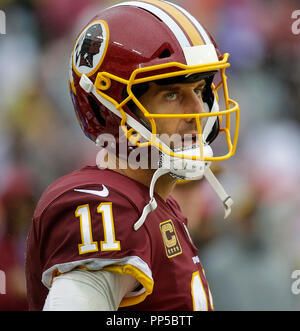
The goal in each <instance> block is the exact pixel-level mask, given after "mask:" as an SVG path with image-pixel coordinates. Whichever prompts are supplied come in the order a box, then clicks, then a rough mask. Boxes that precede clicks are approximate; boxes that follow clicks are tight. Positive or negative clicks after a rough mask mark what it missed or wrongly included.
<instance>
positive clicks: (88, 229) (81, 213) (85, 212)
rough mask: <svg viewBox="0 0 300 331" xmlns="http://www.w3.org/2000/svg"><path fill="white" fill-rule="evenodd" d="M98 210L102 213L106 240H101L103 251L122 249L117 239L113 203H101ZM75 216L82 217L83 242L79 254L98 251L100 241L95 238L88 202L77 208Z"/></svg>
mask: <svg viewBox="0 0 300 331" xmlns="http://www.w3.org/2000/svg"><path fill="white" fill-rule="evenodd" d="M97 212H98V213H99V214H102V223H103V232H104V240H103V241H100V245H101V251H116V250H118V251H119V250H120V249H121V245H120V241H117V240H116V239H115V227H114V219H113V213H112V203H111V202H104V203H101V204H100V205H99V206H98V208H97ZM75 216H76V217H79V218H80V233H81V244H79V245H78V250H79V254H86V253H91V252H98V250H99V248H98V243H97V242H96V241H94V240H93V233H92V220H91V212H90V207H89V205H88V204H86V205H81V206H78V207H77V208H76V211H75Z"/></svg>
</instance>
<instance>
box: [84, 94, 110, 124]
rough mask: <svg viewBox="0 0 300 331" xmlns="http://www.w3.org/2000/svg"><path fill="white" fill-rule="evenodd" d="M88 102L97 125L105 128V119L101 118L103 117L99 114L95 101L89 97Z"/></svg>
mask: <svg viewBox="0 0 300 331" xmlns="http://www.w3.org/2000/svg"><path fill="white" fill-rule="evenodd" d="M88 101H89V103H90V106H91V108H92V110H93V112H94V114H95V116H96V118H97V120H98V122H99V124H100V125H102V126H104V127H105V126H106V121H105V119H104V118H103V116H102V114H101V110H100V107H99V105H98V104H97V102H96V100H95V99H94V98H93V97H92V96H91V95H89V96H88Z"/></svg>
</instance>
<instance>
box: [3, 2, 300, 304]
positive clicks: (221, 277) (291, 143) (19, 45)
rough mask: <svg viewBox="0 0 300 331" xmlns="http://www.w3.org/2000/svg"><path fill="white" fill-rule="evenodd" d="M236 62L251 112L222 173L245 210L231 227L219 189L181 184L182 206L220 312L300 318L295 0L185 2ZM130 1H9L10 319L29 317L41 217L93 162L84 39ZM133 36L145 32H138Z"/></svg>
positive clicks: (6, 181) (6, 233)
mask: <svg viewBox="0 0 300 331" xmlns="http://www.w3.org/2000/svg"><path fill="white" fill-rule="evenodd" d="M172 1H173V2H174V3H178V4H179V5H182V6H183V7H185V8H186V9H187V10H189V11H190V12H191V13H193V15H194V16H196V17H197V18H199V20H200V21H201V22H202V23H203V24H204V25H205V26H206V28H207V29H208V30H209V31H210V32H211V33H212V35H213V36H214V38H215V39H216V41H217V43H218V45H219V48H220V49H221V51H222V52H225V51H226V52H229V53H230V63H231V67H230V69H229V71H228V72H227V76H228V84H229V89H230V95H231V97H232V98H233V99H235V100H238V101H239V104H240V109H241V124H240V135H239V142H238V148H237V152H236V156H234V157H233V158H232V159H230V160H228V161H224V162H221V163H220V164H218V165H216V166H215V168H214V171H215V172H216V173H217V175H218V177H219V179H220V181H221V182H222V184H223V185H224V186H225V188H226V189H227V191H228V192H230V193H231V195H232V197H233V200H234V202H235V203H234V207H233V211H232V215H231V216H230V218H229V219H228V220H223V219H222V218H223V210H222V205H221V202H220V201H218V199H217V198H216V196H215V194H214V192H213V191H212V189H211V188H210V187H209V185H208V184H207V183H206V182H205V180H202V181H200V182H193V183H185V184H179V185H178V186H177V188H176V190H175V192H174V196H175V197H176V198H177V200H178V201H179V203H180V205H181V207H182V210H183V212H184V214H186V215H187V216H188V218H189V221H190V225H189V226H190V231H191V234H192V236H193V238H194V241H195V242H196V243H197V245H198V247H199V249H200V253H199V255H200V260H201V261H202V264H203V266H204V269H205V271H206V276H207V278H208V280H209V283H210V287H211V291H212V294H213V298H214V306H215V309H216V310H299V309H300V295H295V294H293V293H292V291H291V286H292V282H293V279H292V278H291V274H292V272H293V271H294V270H296V269H300V240H299V239H298V238H299V237H300V208H299V205H300V193H299V184H300V178H299V177H300V153H299V149H300V147H299V146H300V110H299V106H298V105H299V104H300V34H299V35H294V34H293V33H292V30H291V26H292V23H293V20H292V19H291V15H292V12H293V11H294V10H296V9H300V1H296V0H286V1H280V0H228V1H225V0H210V1H194V0H182V1H179V0H178V1H175V0H172ZM118 2H120V1H113V0H84V1H83V0H43V1H41V0H40V1H38V0H1V1H0V9H1V10H3V11H4V12H5V14H6V21H7V27H6V32H7V33H6V35H0V70H1V79H0V251H1V254H0V270H2V271H4V272H5V274H6V282H7V283H6V294H5V295H3V294H0V310H25V309H27V303H26V288H25V277H24V259H25V242H26V236H27V231H28V228H29V224H30V221H31V217H32V214H33V210H34V207H35V205H36V203H37V201H38V199H39V197H40V195H41V193H42V192H43V191H44V190H45V188H46V187H47V186H48V185H49V184H50V183H51V182H52V181H54V180H55V179H56V178H58V177H60V176H62V175H64V174H66V173H69V172H71V171H72V170H74V169H77V168H79V167H81V166H83V165H86V164H87V163H92V164H95V158H96V153H97V152H98V151H97V149H96V147H95V146H94V145H93V144H92V143H91V142H90V141H89V140H88V139H87V138H85V136H84V135H83V133H82V132H81V130H80V128H79V125H78V123H77V121H76V117H75V116H74V112H73V108H72V103H71V99H70V96H69V91H68V63H69V56H70V53H71V50H72V46H73V44H74V41H75V39H76V36H77V33H78V32H79V31H80V29H81V28H82V27H83V26H84V25H85V24H86V23H87V21H88V20H89V18H90V17H92V16H93V14H94V13H95V12H96V11H97V10H99V9H101V8H103V7H106V6H109V5H113V4H115V3H118ZM133 33H134V32H133Z"/></svg>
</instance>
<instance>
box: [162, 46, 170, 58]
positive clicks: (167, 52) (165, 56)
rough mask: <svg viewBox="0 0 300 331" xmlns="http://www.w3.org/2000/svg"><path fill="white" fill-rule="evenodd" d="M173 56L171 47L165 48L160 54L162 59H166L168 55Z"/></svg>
mask: <svg viewBox="0 0 300 331" xmlns="http://www.w3.org/2000/svg"><path fill="white" fill-rule="evenodd" d="M170 56H171V51H170V50H169V49H167V48H166V49H165V50H163V51H162V52H161V53H160V55H159V58H160V59H165V58H167V57H170Z"/></svg>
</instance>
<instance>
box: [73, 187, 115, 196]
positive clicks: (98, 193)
mask: <svg viewBox="0 0 300 331" xmlns="http://www.w3.org/2000/svg"><path fill="white" fill-rule="evenodd" d="M102 187H103V190H102V191H97V190H81V189H74V191H76V192H82V193H87V194H93V195H97V196H98V197H102V198H106V197H107V196H108V195H109V191H108V189H107V187H106V186H105V185H102Z"/></svg>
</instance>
